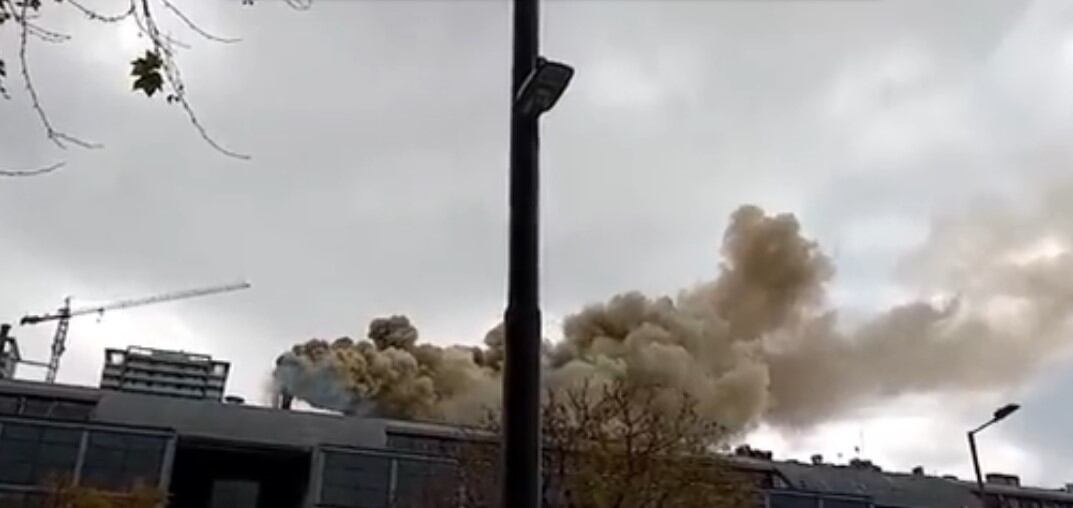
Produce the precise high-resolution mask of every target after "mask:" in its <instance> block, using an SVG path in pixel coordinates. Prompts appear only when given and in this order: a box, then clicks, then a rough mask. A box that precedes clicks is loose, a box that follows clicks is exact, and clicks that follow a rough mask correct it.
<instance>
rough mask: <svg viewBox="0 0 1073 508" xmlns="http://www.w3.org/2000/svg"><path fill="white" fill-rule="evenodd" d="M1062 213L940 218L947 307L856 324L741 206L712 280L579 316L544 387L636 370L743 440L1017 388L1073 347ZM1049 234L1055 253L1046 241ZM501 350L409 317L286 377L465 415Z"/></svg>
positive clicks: (362, 403) (374, 406)
mask: <svg viewBox="0 0 1073 508" xmlns="http://www.w3.org/2000/svg"><path fill="white" fill-rule="evenodd" d="M1055 206H1068V205H1064V201H1061V200H1058V201H1055V200H1051V201H1048V202H1047V203H1045V206H1044V209H1041V210H1039V211H1037V214H1036V215H1035V216H1028V215H1026V216H1024V217H1020V218H1014V216H1013V215H1012V214H1009V215H1008V216H1004V217H1002V218H1001V220H999V218H997V217H988V220H987V221H986V222H985V223H984V224H986V227H980V226H981V223H979V222H978V221H976V220H974V219H968V220H961V221H960V222H959V220H952V219H948V220H945V221H940V222H939V223H937V224H936V226H935V228H934V229H933V232H932V238H931V239H930V240H929V241H928V242H927V244H926V246H925V247H924V248H922V249H921V250H920V252H918V253H917V254H916V255H915V256H914V258H913V260H912V261H911V262H910V263H909V264H910V265H911V266H912V267H913V268H914V271H915V272H917V274H918V275H920V274H924V275H920V277H921V280H923V281H930V282H929V283H930V285H929V284H923V283H922V284H921V288H920V289H921V291H922V292H924V294H926V295H929V296H930V295H935V294H940V295H945V299H944V301H941V302H934V301H933V299H931V298H928V299H922V300H920V301H915V302H908V303H905V304H902V305H899V306H896V307H894V308H892V309H890V310H888V311H886V312H883V313H880V314H879V315H876V316H873V317H872V318H871V319H870V320H868V321H867V322H865V323H863V324H862V325H860V326H858V327H856V328H855V329H852V330H848V331H847V330H844V329H843V327H841V326H839V323H838V315H837V309H833V308H831V306H830V304H829V302H827V301H826V298H825V286H826V285H827V284H828V283H829V282H830V280H831V279H832V277H833V276H834V268H833V266H832V265H831V262H830V260H829V259H828V258H827V257H826V256H825V255H824V254H823V253H822V252H821V251H820V249H819V246H818V245H817V244H816V243H815V242H814V241H811V240H809V239H808V238H806V237H805V236H804V235H803V234H802V232H801V228H800V225H799V224H798V222H797V220H796V218H795V217H794V216H792V215H789V214H781V215H769V214H765V213H764V211H762V210H761V209H759V208H757V207H754V206H743V207H741V208H739V209H738V210H737V211H735V212H734V213H733V215H732V216H731V220H730V223H729V225H728V227H727V230H726V233H725V235H724V237H723V244H722V249H721V256H720V261H719V264H718V268H717V276H716V278H715V279H714V280H711V281H709V282H706V283H703V284H700V285H698V286H696V287H693V288H689V289H685V290H682V291H681V292H680V293H679V294H678V295H676V296H674V297H670V296H661V297H649V296H646V295H643V294H640V293H637V292H630V293H625V294H620V295H617V296H614V297H612V298H611V299H610V300H608V301H606V302H603V303H598V304H593V305H590V306H588V307H585V308H584V309H582V310H580V311H579V312H577V313H576V314H573V315H571V316H569V317H568V318H567V319H566V320H565V321H564V323H563V330H562V336H563V339H562V340H561V341H559V342H557V343H554V344H546V345H545V350H544V351H545V358H544V363H545V384H546V385H547V387H548V388H549V389H552V390H555V389H559V388H561V387H563V386H569V385H570V384H571V383H576V382H579V381H581V380H589V381H590V382H592V381H594V380H595V381H600V380H609V379H613V378H618V377H625V378H628V379H630V380H632V381H636V382H639V383H644V384H646V385H649V386H654V387H657V388H660V389H666V390H669V391H670V390H673V391H675V392H681V391H685V392H688V393H689V394H691V395H692V396H693V397H695V398H696V399H697V400H698V401H699V403H700V408H701V410H702V411H704V412H705V413H706V414H707V415H708V416H710V417H712V418H715V419H717V420H718V421H719V422H721V423H722V424H723V425H725V426H727V427H728V428H730V429H732V430H737V429H746V428H748V427H749V426H751V425H754V424H756V423H758V422H760V421H768V422H771V423H774V424H780V425H808V424H812V423H816V422H819V421H823V420H825V419H829V418H832V417H834V416H837V415H839V414H842V413H845V412H846V411H848V410H852V409H853V408H855V407H858V406H860V405H862V404H866V403H870V402H875V401H878V400H882V399H883V398H886V397H892V396H897V395H901V394H907V393H918V392H935V391H974V390H986V389H992V388H998V387H1003V386H1007V385H1009V384H1010V383H1014V382H1017V381H1019V380H1021V379H1023V378H1024V377H1026V376H1027V375H1029V374H1030V373H1031V372H1032V371H1033V370H1034V369H1035V368H1036V367H1037V365H1038V364H1039V363H1040V362H1042V361H1045V360H1046V359H1047V358H1049V357H1052V356H1053V355H1054V353H1056V352H1059V351H1060V350H1062V348H1063V346H1064V345H1066V344H1068V340H1067V336H1066V335H1065V333H1064V332H1065V331H1066V325H1067V322H1068V320H1069V317H1070V312H1071V310H1073V278H1070V277H1069V275H1071V274H1073V257H1071V255H1070V254H1067V253H1065V252H1064V248H1065V244H1064V243H1063V242H1065V240H1066V237H1065V236H1062V233H1063V232H1070V231H1073V228H1069V227H1062V226H1069V224H1058V223H1055V222H1054V221H1053V220H1052V221H1050V222H1048V220H1045V219H1046V218H1048V217H1052V216H1054V213H1055V211H1056V210H1054V209H1053V208H1054V207H1055ZM1047 207H1050V208H1047ZM1064 216H1066V217H1070V216H1073V214H1065V215H1064ZM1029 226H1032V227H1029ZM1048 235H1049V236H1048ZM1035 238H1050V239H1051V240H1050V241H1051V243H1050V244H1048V245H1050V246H1051V247H1052V248H1051V249H1050V250H1049V251H1048V250H1047V249H1043V250H1040V248H1039V247H1038V246H1035V247H1033V245H1032V244H1031V242H1028V240H1031V239H1035ZM1026 245H1027V246H1028V248H1029V250H1027V251H1026V250H1024V248H1025V246H1026ZM1056 245H1057V246H1058V247H1055V246H1056ZM1019 249H1020V250H1019ZM1032 249H1035V250H1032ZM951 291H953V292H951ZM503 341H504V337H503V330H502V327H501V326H499V327H496V328H495V329H493V330H492V331H490V332H488V334H487V336H486V337H485V339H484V346H482V347H463V346H455V347H437V346H432V345H428V344H420V343H419V341H418V332H417V329H416V328H415V327H414V326H413V325H412V324H411V323H410V321H409V319H407V318H406V317H403V316H392V317H388V318H380V319H375V320H373V321H372V323H371V324H370V325H369V331H368V340H360V341H353V340H350V339H347V338H342V339H338V340H336V341H334V342H331V343H329V342H326V341H322V340H311V341H309V342H307V343H304V344H300V345H297V346H295V347H294V348H293V349H292V350H291V351H290V352H287V353H285V354H284V355H282V356H280V358H279V359H278V361H277V365H276V369H275V372H274V380H275V382H276V384H277V386H279V387H280V389H282V390H286V391H287V392H288V393H291V394H293V395H295V396H297V397H298V398H301V399H304V400H306V401H307V402H309V403H310V404H312V405H315V406H320V407H324V408H330V409H336V410H341V411H346V412H352V413H354V412H357V413H366V414H367V413H375V414H378V415H384V416H392V417H404V418H423V419H441V420H448V421H465V420H467V419H468V418H473V417H474V416H475V415H479V414H481V411H480V410H481V409H482V408H491V407H495V406H496V405H498V403H499V383H500V377H499V376H500V371H501V369H502V361H503Z"/></svg>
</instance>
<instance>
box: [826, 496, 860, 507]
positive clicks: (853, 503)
mask: <svg viewBox="0 0 1073 508" xmlns="http://www.w3.org/2000/svg"><path fill="white" fill-rule="evenodd" d="M869 506H871V504H870V503H869V502H868V501H865V500H859V499H828V498H824V500H823V508H868V507H869Z"/></svg>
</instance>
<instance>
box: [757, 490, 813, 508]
mask: <svg viewBox="0 0 1073 508" xmlns="http://www.w3.org/2000/svg"><path fill="white" fill-rule="evenodd" d="M769 500H770V501H771V504H770V505H769V506H771V508H818V507H819V501H818V500H817V499H816V498H815V497H812V496H808V495H801V494H790V493H782V492H772V493H771V494H770V498H769Z"/></svg>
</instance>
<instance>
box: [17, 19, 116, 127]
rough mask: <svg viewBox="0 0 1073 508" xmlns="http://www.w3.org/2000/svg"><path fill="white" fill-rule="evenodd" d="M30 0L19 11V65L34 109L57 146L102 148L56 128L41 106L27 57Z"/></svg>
mask: <svg viewBox="0 0 1073 508" xmlns="http://www.w3.org/2000/svg"><path fill="white" fill-rule="evenodd" d="M29 6H30V2H22V4H21V11H20V13H19V18H18V20H17V21H18V23H19V26H20V28H21V30H20V31H19V66H20V67H21V68H22V81H23V83H24V84H25V85H26V91H27V92H28V93H29V94H30V102H31V105H32V107H33V108H34V111H36V112H37V116H38V118H39V119H40V120H41V124H42V125H44V127H45V132H46V134H47V135H48V138H49V139H50V140H52V142H53V143H55V144H56V146H58V147H60V148H67V146H66V145H65V144H64V142H68V143H71V144H73V145H77V146H80V147H82V148H100V146H101V145H99V144H96V143H90V142H88V141H83V140H81V139H79V138H76V137H74V136H71V135H69V134H66V133H64V132H61V131H58V130H56V129H55V128H54V127H53V126H52V122H51V121H49V119H48V115H47V114H45V109H44V108H43V107H42V106H41V99H40V98H39V97H38V96H37V89H36V88H34V84H33V80H32V79H31V78H30V66H29V62H28V59H27V58H26V46H27V42H28V41H29V34H30V31H29V26H28V24H27V23H26V14H27V10H28V9H29Z"/></svg>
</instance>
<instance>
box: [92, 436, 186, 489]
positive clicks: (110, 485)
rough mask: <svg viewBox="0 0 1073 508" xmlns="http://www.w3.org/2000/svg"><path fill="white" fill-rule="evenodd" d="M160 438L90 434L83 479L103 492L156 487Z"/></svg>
mask: <svg viewBox="0 0 1073 508" xmlns="http://www.w3.org/2000/svg"><path fill="white" fill-rule="evenodd" d="M166 444H167V442H166V439H165V438H163V437H157V436H142V435H135V434H122V433H118V432H103V431H94V432H91V433H90V435H89V446H88V447H87V448H86V459H85V465H84V466H83V468H82V480H83V482H84V483H85V484H86V485H91V486H94V487H101V488H106V489H128V488H130V487H133V486H134V485H135V484H138V483H142V484H147V485H156V484H157V483H158V482H159V480H160V468H161V465H162V464H163V461H164V448H165V446H166Z"/></svg>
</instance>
